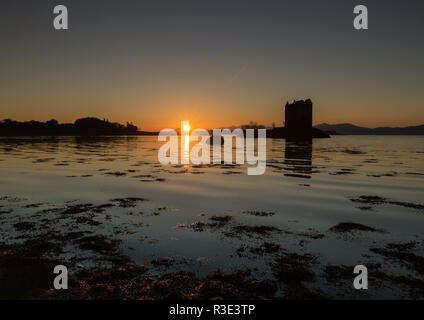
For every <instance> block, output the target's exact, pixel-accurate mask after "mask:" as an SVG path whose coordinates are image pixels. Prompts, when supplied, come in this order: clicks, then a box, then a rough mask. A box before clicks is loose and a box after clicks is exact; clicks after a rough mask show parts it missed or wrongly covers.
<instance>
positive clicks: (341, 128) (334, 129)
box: [315, 123, 424, 135]
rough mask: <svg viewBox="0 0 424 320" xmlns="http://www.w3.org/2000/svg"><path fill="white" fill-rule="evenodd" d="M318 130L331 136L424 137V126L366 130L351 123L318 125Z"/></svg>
mask: <svg viewBox="0 0 424 320" xmlns="http://www.w3.org/2000/svg"><path fill="white" fill-rule="evenodd" d="M315 128H318V129H320V130H322V131H324V132H327V133H329V134H351V135H424V125H420V126H413V127H402V128H398V127H378V128H374V129H372V128H366V127H359V126H355V125H353V124H350V123H342V124H327V123H322V124H319V125H316V126H315Z"/></svg>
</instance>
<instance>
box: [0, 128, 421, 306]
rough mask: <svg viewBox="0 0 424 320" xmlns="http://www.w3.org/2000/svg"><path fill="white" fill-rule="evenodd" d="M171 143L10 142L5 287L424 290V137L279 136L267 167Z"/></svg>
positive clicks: (134, 294)
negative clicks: (252, 168) (169, 156)
mask: <svg viewBox="0 0 424 320" xmlns="http://www.w3.org/2000/svg"><path fill="white" fill-rule="evenodd" d="M160 145H161V143H160V142H157V137H96V138H78V137H58V138H47V137H44V138H42V137H40V138H22V137H19V138H0V252H1V255H0V284H1V285H0V288H5V289H3V290H0V291H1V293H0V296H2V297H18V298H19V297H20V298H39V297H42V298H69V297H72V298H82V299H88V298H114V299H121V298H130V299H140V298H144V299H162V298H184V299H210V298H224V299H225V298H271V299H275V298H293V299H296V298H306V299H309V298H330V299H334V298H335V299H337V298H344V299H383V298H388V299H391V298H413V299H423V298H424V197H423V194H424V137H413V136H407V137H394V136H336V137H332V138H331V139H316V140H313V141H309V142H291V141H287V142H286V141H285V140H277V139H268V140H267V170H266V173H265V174H264V175H262V176H248V175H247V167H246V166H244V165H225V164H223V165H197V166H196V165H161V164H160V163H158V160H157V154H158V148H159V147H160ZM59 263H60V264H64V265H66V266H67V267H68V268H69V271H70V273H71V282H70V290H67V291H66V293H63V292H57V291H56V292H55V291H53V290H49V288H51V284H52V279H53V273H52V270H53V268H52V266H54V265H56V264H59ZM359 264H361V265H366V266H367V267H368V272H369V290H367V291H357V290H355V289H354V288H353V286H352V283H353V278H354V276H355V275H354V274H353V267H354V266H355V265H359Z"/></svg>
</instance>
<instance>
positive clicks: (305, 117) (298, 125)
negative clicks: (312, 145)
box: [267, 99, 330, 139]
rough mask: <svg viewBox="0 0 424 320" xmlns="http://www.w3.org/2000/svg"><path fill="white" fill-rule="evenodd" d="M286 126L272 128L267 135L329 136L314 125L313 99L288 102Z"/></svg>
mask: <svg viewBox="0 0 424 320" xmlns="http://www.w3.org/2000/svg"><path fill="white" fill-rule="evenodd" d="M284 110H285V121H284V124H285V126H284V127H277V128H272V129H271V130H268V131H267V137H269V138H280V139H311V138H329V137H330V136H329V135H328V134H327V133H325V132H324V131H322V130H320V129H318V128H314V127H313V126H312V101H311V99H306V100H299V101H296V100H294V101H293V103H288V102H287V103H286V106H285V109H284Z"/></svg>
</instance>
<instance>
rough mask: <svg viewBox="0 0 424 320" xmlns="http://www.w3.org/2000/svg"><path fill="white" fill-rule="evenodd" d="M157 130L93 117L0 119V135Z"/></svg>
mask: <svg viewBox="0 0 424 320" xmlns="http://www.w3.org/2000/svg"><path fill="white" fill-rule="evenodd" d="M157 134H158V133H157V132H147V131H140V130H138V127H137V126H135V125H133V124H132V123H130V122H127V123H126V125H123V124H120V123H117V122H109V120H107V119H104V120H101V119H98V118H94V117H88V118H81V119H77V120H76V121H75V122H74V123H59V122H58V121H57V120H55V119H52V120H49V121H46V122H40V121H34V120H32V121H25V122H19V121H14V120H11V119H5V120H2V121H0V136H107V135H140V136H142V135H157Z"/></svg>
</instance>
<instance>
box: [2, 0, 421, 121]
mask: <svg viewBox="0 0 424 320" xmlns="http://www.w3.org/2000/svg"><path fill="white" fill-rule="evenodd" d="M58 4H65V5H67V7H68V9H69V27H70V30H67V31H60V32H59V31H55V30H54V29H53V26H52V21H53V14H52V10H53V7H54V6H55V5H58ZM357 4H365V5H367V6H368V9H369V15H370V16H369V19H370V20H369V28H370V29H369V30H367V31H356V30H354V29H353V25H352V21H353V17H354V16H353V8H354V6H355V5H357ZM423 18H424V2H423V1H412V0H409V1H408V0H407V1H394V0H393V1H391V0H386V1H378V0H369V1H350V0H346V1H341V0H338V1H337V0H323V1H317V0H310V1H305V0H301V1H283V0H280V1H264V0H262V1H246V0H244V1H233V0H227V1H219V0H215V1H206V0H197V1H185V0H174V1H160V0H159V1H158V0H155V1H140V0H138V1H135V0H134V1H132V0H126V1H125V0H121V1H110V0H108V1H105V0H102V1H97V0H89V1H79V0H72V1H70V0H68V1H65V0H61V1H21V0H13V1H9V0H2V1H1V3H0V41H1V50H0V58H1V60H0V68H1V74H0V116H3V118H4V117H14V118H19V119H28V118H31V117H32V118H36V117H37V115H38V116H39V117H41V118H42V119H45V118H46V119H47V118H49V117H56V118H58V119H59V120H61V119H63V120H72V119H75V118H76V117H79V116H81V115H85V114H86V113H90V114H93V115H98V116H103V115H107V116H108V117H111V118H116V119H117V120H123V119H124V118H125V119H134V118H135V121H136V122H137V121H140V122H143V123H145V122H146V121H148V123H149V125H150V126H151V127H152V128H153V127H155V128H156V127H160V126H162V125H164V122H166V119H159V118H158V116H157V115H154V114H150V113H151V112H150V111H151V110H156V111H157V113H159V114H163V113H166V114H168V115H169V116H170V117H171V116H172V117H173V118H175V117H178V115H179V114H181V116H182V117H183V116H184V117H189V118H191V119H195V120H196V121H198V122H199V123H205V124H206V123H207V124H208V125H209V124H210V125H212V124H218V123H222V125H225V124H237V123H238V122H237V121H238V120H240V122H243V121H246V120H248V119H252V120H254V119H257V120H258V121H259V122H264V123H265V124H269V123H270V122H271V121H273V119H276V120H275V122H277V123H279V122H281V119H280V109H279V108H280V107H281V103H282V101H284V100H291V99H297V98H305V97H311V98H312V99H313V101H314V103H315V106H316V108H319V111H317V109H316V110H315V119H316V120H317V121H319V122H322V121H327V122H344V121H343V120H345V122H350V121H351V122H356V123H360V122H361V123H360V124H365V125H371V126H373V125H380V124H383V122H384V123H388V124H397V123H402V124H412V123H414V122H420V121H421V122H424V116H423V114H424V112H422V106H423V104H422V101H423V99H424V94H423V92H422V91H423V90H422V88H423V84H424V76H423V71H424V63H423V58H422V57H424V42H423V31H424V22H423V21H424V19H423ZM206 110H208V111H209V112H210V114H209V116H208V119H205V117H204V116H202V115H203V114H204V113H205V111H206ZM211 110H213V111H212V112H211ZM147 113H149V114H148V115H147ZM142 114H144V116H141V115H142ZM137 115H140V116H139V118H137V117H138V116H137ZM174 120H175V119H172V120H168V121H174ZM177 120H179V119H177Z"/></svg>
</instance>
